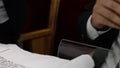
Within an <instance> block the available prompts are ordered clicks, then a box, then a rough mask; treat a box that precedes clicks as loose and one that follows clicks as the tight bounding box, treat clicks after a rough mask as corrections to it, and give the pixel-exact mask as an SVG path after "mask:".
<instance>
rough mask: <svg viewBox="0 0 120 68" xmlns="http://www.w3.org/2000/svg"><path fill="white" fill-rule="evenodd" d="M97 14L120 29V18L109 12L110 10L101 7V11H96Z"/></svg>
mask: <svg viewBox="0 0 120 68" xmlns="http://www.w3.org/2000/svg"><path fill="white" fill-rule="evenodd" d="M96 8H97V7H96ZM95 12H96V13H97V14H98V15H100V16H101V17H103V18H105V19H106V20H107V21H109V22H110V23H111V24H113V25H114V26H118V27H120V17H119V16H118V15H116V14H115V13H113V12H111V11H109V9H106V8H104V7H99V9H95ZM110 23H109V24H110ZM109 24H108V25H109Z"/></svg>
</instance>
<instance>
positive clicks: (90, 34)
mask: <svg viewBox="0 0 120 68" xmlns="http://www.w3.org/2000/svg"><path fill="white" fill-rule="evenodd" d="M91 17H92V15H91V16H90V17H89V19H88V21H87V34H88V37H89V38H90V39H92V40H94V39H95V38H97V37H98V36H99V35H101V34H104V33H106V32H108V31H109V30H110V29H111V28H109V29H107V30H106V31H97V30H96V29H95V28H94V27H93V26H92V24H91Z"/></svg>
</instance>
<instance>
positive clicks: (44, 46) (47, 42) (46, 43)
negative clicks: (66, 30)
mask: <svg viewBox="0 0 120 68" xmlns="http://www.w3.org/2000/svg"><path fill="white" fill-rule="evenodd" d="M31 45H32V51H33V52H35V53H40V54H51V37H50V36H45V37H40V38H35V39H32V40H31Z"/></svg>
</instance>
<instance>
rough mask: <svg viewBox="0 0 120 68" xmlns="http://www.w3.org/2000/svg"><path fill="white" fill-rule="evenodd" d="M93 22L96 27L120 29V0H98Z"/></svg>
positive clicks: (94, 9)
mask: <svg viewBox="0 0 120 68" xmlns="http://www.w3.org/2000/svg"><path fill="white" fill-rule="evenodd" d="M91 22H92V25H93V27H94V28H96V29H102V28H104V27H106V26H107V27H111V28H115V29H120V0H96V4H95V6H94V8H93V14H92V19H91Z"/></svg>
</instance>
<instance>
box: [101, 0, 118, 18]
mask: <svg viewBox="0 0 120 68" xmlns="http://www.w3.org/2000/svg"><path fill="white" fill-rule="evenodd" d="M103 7H104V8H106V9H108V10H109V11H111V12H113V13H115V14H116V15H118V16H119V17H120V3H119V2H118V1H117V0H109V1H108V2H107V3H105V4H103Z"/></svg>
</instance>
